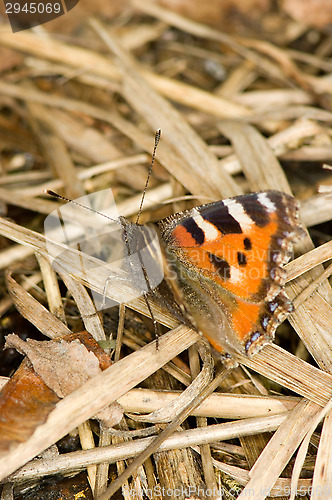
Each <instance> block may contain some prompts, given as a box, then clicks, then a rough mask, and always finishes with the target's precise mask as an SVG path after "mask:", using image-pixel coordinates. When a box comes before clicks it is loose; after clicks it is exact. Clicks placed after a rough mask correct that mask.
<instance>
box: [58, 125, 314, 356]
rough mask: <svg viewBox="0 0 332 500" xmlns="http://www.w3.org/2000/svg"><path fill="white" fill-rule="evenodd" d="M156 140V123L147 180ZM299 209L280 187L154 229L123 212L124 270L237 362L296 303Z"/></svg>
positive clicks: (252, 351)
mask: <svg viewBox="0 0 332 500" xmlns="http://www.w3.org/2000/svg"><path fill="white" fill-rule="evenodd" d="M159 139H160V130H158V131H157V133H156V138H155V146H154V150H153V155H152V163H151V167H150V172H149V176H148V179H147V183H146V187H147V184H148V180H149V177H150V174H151V169H152V165H153V161H154V158H155V153H156V147H157V144H158V142H159ZM146 187H145V190H146ZM145 190H144V194H145ZM48 193H49V194H51V195H53V196H56V197H58V198H62V197H61V196H59V195H57V194H56V193H53V192H52V191H48ZM144 194H143V198H142V200H141V206H140V210H139V214H140V212H141V209H142V204H143V200H144ZM63 199H65V200H66V198H63ZM67 201H70V200H67ZM74 203H76V205H80V206H82V204H80V203H77V202H74ZM84 208H88V207H84ZM298 208H299V207H298V202H297V201H296V200H295V199H294V198H293V197H292V196H289V195H287V194H285V193H282V192H279V191H265V192H261V193H252V194H246V195H243V196H238V197H235V198H231V199H227V200H223V201H217V202H215V203H210V204H207V205H202V206H199V207H196V208H193V209H191V210H187V211H184V212H180V213H177V214H174V215H171V216H170V217H167V218H166V219H163V220H161V221H160V222H158V223H157V228H158V234H157V235H156V233H155V229H152V227H150V226H149V225H144V226H142V225H139V224H138V222H137V223H136V224H134V223H130V222H128V221H127V220H126V219H124V218H123V217H120V219H119V220H118V221H117V223H118V224H119V226H120V228H121V229H120V231H121V235H120V247H122V248H121V253H122V255H121V259H120V262H122V265H121V266H122V269H123V270H124V271H125V273H127V275H128V276H129V282H130V286H131V287H132V288H135V290H136V291H137V292H138V293H137V295H143V296H144V297H145V298H146V300H147V304H148V306H149V299H151V300H155V301H157V302H158V303H160V304H161V305H163V306H164V307H166V308H167V309H168V310H169V311H170V312H171V313H172V314H173V315H174V316H175V317H176V318H177V319H178V320H179V321H180V322H183V323H185V324H187V325H188V326H190V327H192V328H194V329H195V330H197V331H198V332H200V333H202V334H203V335H204V336H205V337H206V338H207V339H208V340H209V342H210V344H211V346H212V348H213V350H214V351H215V352H216V353H218V355H219V357H220V356H221V357H222V358H223V359H224V360H225V361H227V360H228V362H229V364H234V362H233V361H232V360H236V358H237V355H239V354H240V355H244V356H252V355H253V354H255V353H256V352H257V351H259V350H260V349H261V348H262V347H263V346H264V345H265V344H266V343H269V342H271V341H272V340H273V338H274V333H275V330H276V328H277V326H278V325H279V324H280V323H281V322H282V321H283V320H284V319H285V317H286V316H287V315H288V314H289V313H291V312H292V310H293V306H292V303H291V301H290V300H289V299H288V297H287V296H286V294H285V292H284V290H283V287H284V284H285V277H286V276H285V274H286V272H285V270H284V269H283V266H284V264H286V263H287V262H288V261H289V260H290V258H291V256H292V249H293V243H294V242H295V241H296V240H297V239H299V238H300V237H301V236H302V235H303V234H304V231H303V229H302V228H301V225H300V222H299V220H298ZM89 210H91V208H89ZM96 213H97V214H98V213H99V212H96ZM99 215H103V214H100V213H99ZM138 218H139V216H138ZM138 218H137V220H138ZM113 221H114V219H113ZM61 227H62V226H61ZM65 235H66V236H67V233H66V232H65ZM158 241H159V245H158ZM111 246H113V245H111ZM107 281H109V280H107ZM106 289H107V283H106V285H105V293H104V295H105V296H106ZM149 309H150V306H149Z"/></svg>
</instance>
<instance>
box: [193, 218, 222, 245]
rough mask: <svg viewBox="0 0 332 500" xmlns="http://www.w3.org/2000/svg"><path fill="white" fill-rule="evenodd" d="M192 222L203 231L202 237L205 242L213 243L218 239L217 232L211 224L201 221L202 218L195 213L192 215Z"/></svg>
mask: <svg viewBox="0 0 332 500" xmlns="http://www.w3.org/2000/svg"><path fill="white" fill-rule="evenodd" d="M193 218H194V221H195V222H196V224H197V226H198V227H200V228H201V229H202V231H204V236H205V239H206V240H209V241H213V240H215V239H217V238H219V231H218V229H216V228H215V227H214V225H213V224H211V223H210V222H208V221H206V220H205V219H203V217H202V216H201V215H200V214H199V213H198V212H197V215H196V214H195V215H194V217H193Z"/></svg>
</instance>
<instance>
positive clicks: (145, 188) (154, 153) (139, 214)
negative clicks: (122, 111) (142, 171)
mask: <svg viewBox="0 0 332 500" xmlns="http://www.w3.org/2000/svg"><path fill="white" fill-rule="evenodd" d="M160 136H161V129H160V128H158V130H157V131H156V135H155V136H154V147H153V153H152V160H151V164H150V168H149V173H148V176H147V179H146V183H145V186H144V190H143V195H142V199H141V204H140V207H139V210H138V214H137V219H136V224H138V221H139V218H140V216H141V213H142V209H143V203H144V198H145V195H146V190H147V188H148V185H149V180H150V177H151V173H152V168H153V164H154V160H155V158H156V151H157V147H158V144H159V141H160Z"/></svg>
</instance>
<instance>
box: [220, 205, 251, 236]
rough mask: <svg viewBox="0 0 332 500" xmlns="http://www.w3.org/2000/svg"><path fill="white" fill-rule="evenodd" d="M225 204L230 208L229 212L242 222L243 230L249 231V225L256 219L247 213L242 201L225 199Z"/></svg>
mask: <svg viewBox="0 0 332 500" xmlns="http://www.w3.org/2000/svg"><path fill="white" fill-rule="evenodd" d="M224 205H225V206H226V207H227V208H228V213H229V214H230V215H231V216H232V217H234V219H235V220H236V221H237V222H238V223H239V224H240V226H241V229H242V231H243V232H244V233H245V232H246V231H248V226H249V227H250V226H252V225H253V224H254V221H253V220H252V218H251V217H250V216H249V215H248V214H247V213H246V211H245V209H244V207H243V206H242V204H241V203H239V202H238V201H235V200H224Z"/></svg>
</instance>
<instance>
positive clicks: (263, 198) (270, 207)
mask: <svg viewBox="0 0 332 500" xmlns="http://www.w3.org/2000/svg"><path fill="white" fill-rule="evenodd" d="M257 199H258V201H259V203H261V205H263V206H264V207H265V208H266V210H267V211H268V212H269V213H270V214H271V213H272V212H275V211H276V206H275V204H274V203H273V201H271V200H270V198H269V197H268V195H267V194H266V193H259V194H258V195H257Z"/></svg>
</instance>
